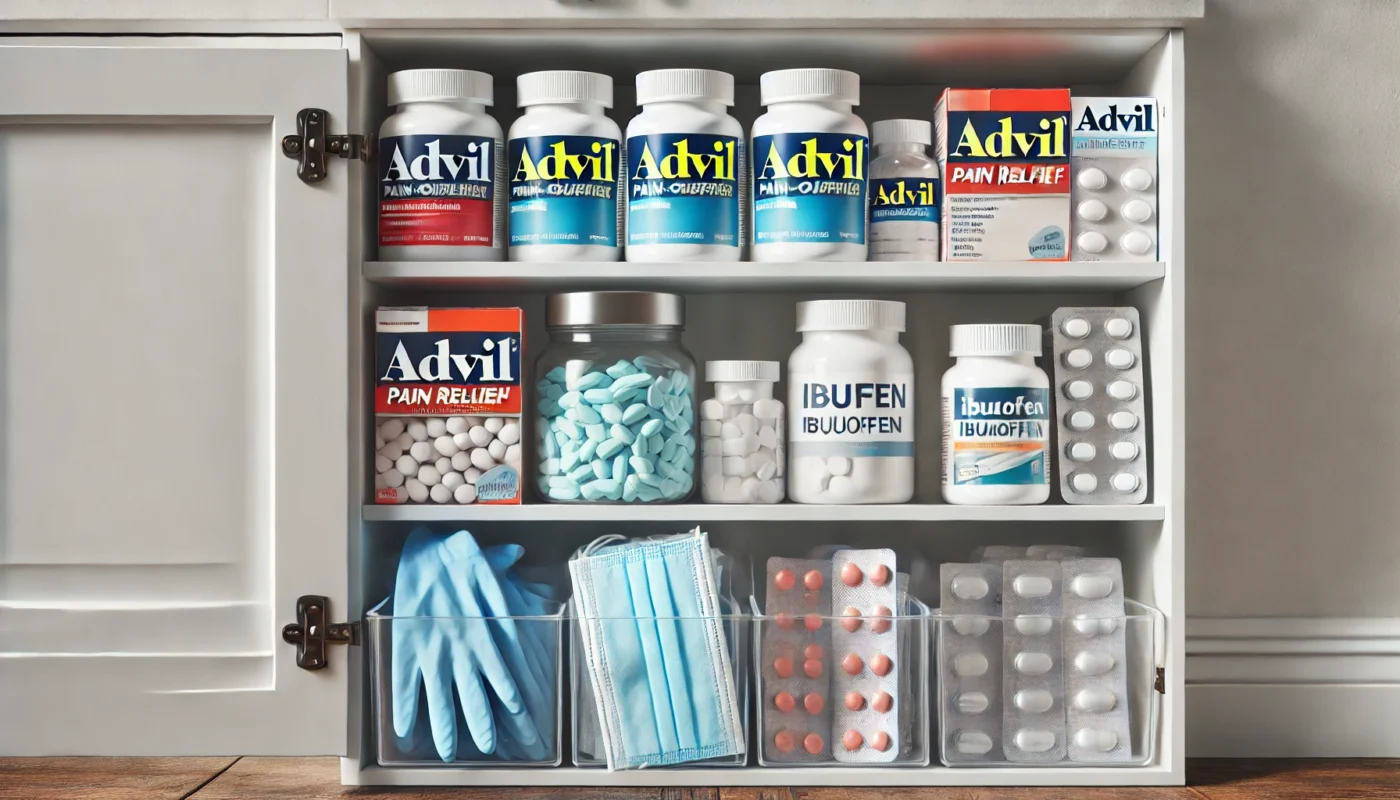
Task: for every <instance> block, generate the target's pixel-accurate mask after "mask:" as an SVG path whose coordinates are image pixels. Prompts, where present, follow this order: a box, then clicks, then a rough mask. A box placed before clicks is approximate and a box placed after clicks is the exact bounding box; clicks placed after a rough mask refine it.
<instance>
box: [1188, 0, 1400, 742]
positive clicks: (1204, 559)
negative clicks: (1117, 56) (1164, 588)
mask: <svg viewBox="0 0 1400 800" xmlns="http://www.w3.org/2000/svg"><path fill="white" fill-rule="evenodd" d="M1186 54H1187V55H1186V63H1187V84H1186V86H1187V152H1188V157H1187V169H1186V173H1187V175H1186V182H1187V185H1186V189H1187V198H1188V202H1187V244H1188V251H1187V252H1188V256H1189V264H1190V272H1189V277H1188V283H1187V292H1188V295H1189V297H1188V303H1187V315H1188V322H1189V324H1188V327H1187V351H1188V355H1187V359H1188V384H1187V409H1188V425H1187V458H1188V460H1187V491H1188V494H1187V498H1188V501H1187V521H1188V531H1189V538H1188V540H1187V560H1188V568H1187V586H1188V590H1187V599H1186V605H1187V612H1188V615H1190V616H1191V617H1193V619H1192V620H1191V622H1190V623H1189V624H1188V639H1189V645H1188V652H1189V653H1190V654H1191V656H1190V658H1189V659H1188V669H1187V679H1188V681H1189V682H1190V683H1191V684H1192V688H1191V689H1190V690H1188V696H1189V703H1190V714H1189V717H1188V740H1189V742H1190V745H1191V746H1190V748H1189V749H1190V751H1191V752H1192V754H1211V755H1224V754H1241V755H1245V754H1280V755H1281V754H1290V753H1299V754H1301V753H1304V752H1306V753H1309V754H1318V755H1321V754H1322V752H1320V750H1319V748H1321V747H1323V746H1324V745H1325V744H1327V743H1324V742H1322V741H1319V740H1314V739H1311V738H1310V737H1309V736H1308V734H1307V730H1308V729H1309V727H1310V726H1307V725H1296V724H1278V725H1275V724H1273V723H1274V722H1279V723H1287V722H1288V719H1287V718H1283V717H1275V716H1271V715H1273V714H1276V713H1278V710H1279V709H1282V708H1288V709H1293V710H1294V711H1293V713H1298V714H1318V713H1320V714H1324V715H1325V714H1327V713H1329V709H1331V710H1333V711H1337V712H1350V713H1355V712H1356V711H1357V710H1359V709H1365V708H1366V707H1367V706H1368V705H1371V706H1372V707H1373V708H1374V707H1376V706H1375V705H1374V704H1375V703H1379V702H1382V701H1381V698H1383V697H1385V698H1389V700H1388V702H1391V703H1393V702H1394V698H1395V697H1396V693H1397V692H1400V657H1397V655H1396V654H1397V653H1400V592H1397V591H1394V589H1393V588H1392V587H1395V586H1396V585H1397V583H1398V582H1400V581H1397V579H1400V469H1398V468H1397V464H1400V413H1397V411H1396V409H1397V406H1398V405H1400V404H1397V403H1396V402H1395V398H1397V396H1400V3H1396V2H1392V1H1391V0H1326V1H1325V2H1318V0H1209V1H1208V2H1207V5H1206V19H1205V20H1204V21H1203V22H1202V23H1200V24H1198V25H1196V26H1194V27H1192V28H1191V29H1190V30H1189V31H1188V33H1187V38H1186ZM1202 617H1223V618H1225V619H1216V620H1201V619H1199V618H1202ZM1258 617H1284V618H1286V619H1282V620H1270V621H1260V620H1258V619H1256V618H1258ZM1309 617H1322V618H1327V619H1326V620H1324V621H1313V622H1309V621H1306V620H1302V619H1299V618H1309ZM1358 618H1380V619H1358ZM1239 683H1249V684H1284V685H1282V686H1271V687H1270V688H1267V689H1258V688H1249V687H1244V686H1238V685H1236V684H1239ZM1340 684H1347V685H1340ZM1382 684H1388V686H1383V685H1382ZM1391 707H1394V706H1393V705H1392V706H1391ZM1342 727H1343V728H1345V726H1342ZM1338 737H1340V738H1338ZM1330 746H1331V747H1333V748H1334V752H1339V753H1343V754H1356V755H1361V754H1363V752H1362V751H1364V754H1376V755H1381V754H1387V755H1400V725H1397V724H1395V723H1387V724H1386V725H1383V726H1382V727H1381V728H1380V729H1371V730H1369V731H1361V730H1357V732H1356V735H1355V736H1352V737H1349V736H1348V735H1347V734H1346V733H1345V732H1344V731H1343V732H1341V733H1339V734H1337V735H1336V736H1334V737H1332V740H1331V743H1330Z"/></svg>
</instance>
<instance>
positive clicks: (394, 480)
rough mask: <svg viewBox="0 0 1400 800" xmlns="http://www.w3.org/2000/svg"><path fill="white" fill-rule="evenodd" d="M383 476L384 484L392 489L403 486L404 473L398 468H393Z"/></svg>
mask: <svg viewBox="0 0 1400 800" xmlns="http://www.w3.org/2000/svg"><path fill="white" fill-rule="evenodd" d="M381 477H383V478H384V484H385V485H386V486H388V487H389V488H390V489H397V488H399V487H400V486H403V473H402V472H399V471H398V470H397V469H391V470H389V471H388V472H386V473H384V474H383V475H382V476H381Z"/></svg>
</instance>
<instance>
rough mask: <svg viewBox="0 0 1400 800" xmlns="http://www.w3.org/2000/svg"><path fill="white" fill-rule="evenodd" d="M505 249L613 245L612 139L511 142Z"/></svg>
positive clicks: (615, 154)
mask: <svg viewBox="0 0 1400 800" xmlns="http://www.w3.org/2000/svg"><path fill="white" fill-rule="evenodd" d="M507 149H508V150H509V151H510V244H511V246H512V247H520V246H524V245H537V244H571V245H599V246H604V247H616V246H617V229H618V219H619V218H618V200H619V198H618V196H617V191H618V174H619V172H618V166H619V159H620V153H619V150H620V147H619V143H618V141H617V140H616V139H604V138H600V137H597V136H531V137H528V138H524V139H511V140H510V144H509V146H508V148H507Z"/></svg>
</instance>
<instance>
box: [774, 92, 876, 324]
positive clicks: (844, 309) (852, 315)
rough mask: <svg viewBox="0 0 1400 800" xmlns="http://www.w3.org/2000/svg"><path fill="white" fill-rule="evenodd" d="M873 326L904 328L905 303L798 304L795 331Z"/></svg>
mask: <svg viewBox="0 0 1400 800" xmlns="http://www.w3.org/2000/svg"><path fill="white" fill-rule="evenodd" d="M790 71H791V70H790ZM769 74H772V73H769ZM873 328H882V329H884V330H893V331H900V332H903V331H904V304H903V303H900V302H897V301H894V300H808V301H807V302H805V303H798V304H797V332H798V333H802V332H803V331H864V330H871V329H873Z"/></svg>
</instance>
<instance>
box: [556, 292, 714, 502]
mask: <svg viewBox="0 0 1400 800" xmlns="http://www.w3.org/2000/svg"><path fill="white" fill-rule="evenodd" d="M545 325H546V327H547V328H548V329H549V346H548V347H546V348H545V350H544V351H543V352H541V353H540V356H539V359H538V360H537V361H536V362H535V394H534V396H533V402H534V403H535V409H536V411H537V415H536V417H535V433H536V435H537V437H538V443H537V444H538V450H537V453H536V456H537V460H536V464H537V465H538V476H537V481H536V487H537V488H538V489H539V493H540V497H541V498H542V499H544V500H545V501H546V502H551V503H681V502H684V501H685V500H686V499H687V498H689V497H690V495H691V492H692V490H693V489H694V487H695V466H696V463H695V462H696V459H697V457H698V451H699V447H698V438H697V435H696V430H695V405H696V403H695V359H694V358H693V357H691V355H690V353H689V352H688V351H687V350H686V349H685V346H684V345H682V344H681V331H682V330H683V329H684V327H685V301H684V300H683V299H682V298H681V296H680V295H675V294H661V293H657V292H569V293H567V294H553V295H550V296H549V298H548V299H547V300H546V302H545Z"/></svg>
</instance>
